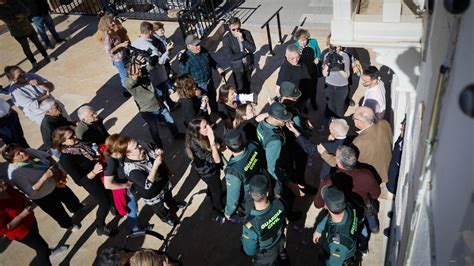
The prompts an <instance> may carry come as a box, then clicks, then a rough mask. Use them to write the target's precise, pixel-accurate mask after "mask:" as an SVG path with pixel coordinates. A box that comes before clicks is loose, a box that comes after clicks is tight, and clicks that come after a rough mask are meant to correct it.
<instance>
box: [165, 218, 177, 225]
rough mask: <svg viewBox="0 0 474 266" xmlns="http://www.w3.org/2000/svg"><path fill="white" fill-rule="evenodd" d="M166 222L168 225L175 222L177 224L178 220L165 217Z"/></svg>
mask: <svg viewBox="0 0 474 266" xmlns="http://www.w3.org/2000/svg"><path fill="white" fill-rule="evenodd" d="M164 222H165V223H166V224H168V225H170V226H175V225H177V224H179V221H178V220H177V219H175V218H168V219H166V221H164Z"/></svg>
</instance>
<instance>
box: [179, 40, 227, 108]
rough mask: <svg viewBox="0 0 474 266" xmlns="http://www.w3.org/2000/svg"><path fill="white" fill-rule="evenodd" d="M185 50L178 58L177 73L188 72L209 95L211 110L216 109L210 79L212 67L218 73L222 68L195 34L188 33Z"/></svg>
mask: <svg viewBox="0 0 474 266" xmlns="http://www.w3.org/2000/svg"><path fill="white" fill-rule="evenodd" d="M184 42H185V43H186V50H185V51H184V52H183V53H182V54H181V56H180V58H179V74H180V75H182V74H189V75H191V77H193V78H194V81H196V84H197V86H198V87H199V89H201V90H202V92H203V93H204V94H206V95H207V96H208V97H209V105H210V106H211V109H212V111H217V102H216V89H215V87H214V82H213V80H212V68H214V69H216V70H217V72H219V74H220V75H224V74H225V73H224V69H223V68H222V67H221V66H219V64H217V62H216V61H215V60H214V58H212V56H211V54H210V53H209V52H208V51H207V50H206V49H205V48H204V47H201V40H200V39H199V38H198V37H197V36H195V35H188V36H186V39H185V40H184Z"/></svg>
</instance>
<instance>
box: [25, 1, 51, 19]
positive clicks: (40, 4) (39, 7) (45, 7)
mask: <svg viewBox="0 0 474 266" xmlns="http://www.w3.org/2000/svg"><path fill="white" fill-rule="evenodd" d="M22 1H23V3H24V4H25V6H26V7H28V9H29V10H30V12H31V15H30V16H31V17H39V16H44V15H47V14H48V13H49V4H48V1H47V0H22Z"/></svg>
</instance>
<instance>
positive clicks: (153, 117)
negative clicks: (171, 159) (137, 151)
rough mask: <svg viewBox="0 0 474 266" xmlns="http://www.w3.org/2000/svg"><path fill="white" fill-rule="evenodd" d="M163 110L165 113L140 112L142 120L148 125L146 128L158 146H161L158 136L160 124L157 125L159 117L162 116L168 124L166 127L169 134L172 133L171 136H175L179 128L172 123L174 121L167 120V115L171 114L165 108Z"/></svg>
mask: <svg viewBox="0 0 474 266" xmlns="http://www.w3.org/2000/svg"><path fill="white" fill-rule="evenodd" d="M157 112H158V111H157ZM164 112H165V113H166V114H158V113H154V112H140V115H141V117H142V118H143V120H145V122H146V123H147V125H148V129H149V130H150V134H151V137H152V139H153V142H154V143H155V144H156V145H157V146H158V147H160V148H162V147H163V142H162V141H161V137H160V126H159V123H160V117H163V118H164V119H165V121H166V124H167V125H168V129H169V131H170V133H171V135H173V137H176V136H178V134H179V130H178V127H177V126H176V123H174V121H173V123H171V122H170V121H169V117H171V114H169V111H168V110H166V111H164ZM167 116H169V117H167Z"/></svg>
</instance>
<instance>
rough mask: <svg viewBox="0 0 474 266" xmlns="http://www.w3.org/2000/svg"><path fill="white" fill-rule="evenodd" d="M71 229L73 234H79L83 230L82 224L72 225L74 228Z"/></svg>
mask: <svg viewBox="0 0 474 266" xmlns="http://www.w3.org/2000/svg"><path fill="white" fill-rule="evenodd" d="M70 229H71V232H73V233H74V232H77V231H79V229H81V224H74V225H72V227H71V228H70Z"/></svg>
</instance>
